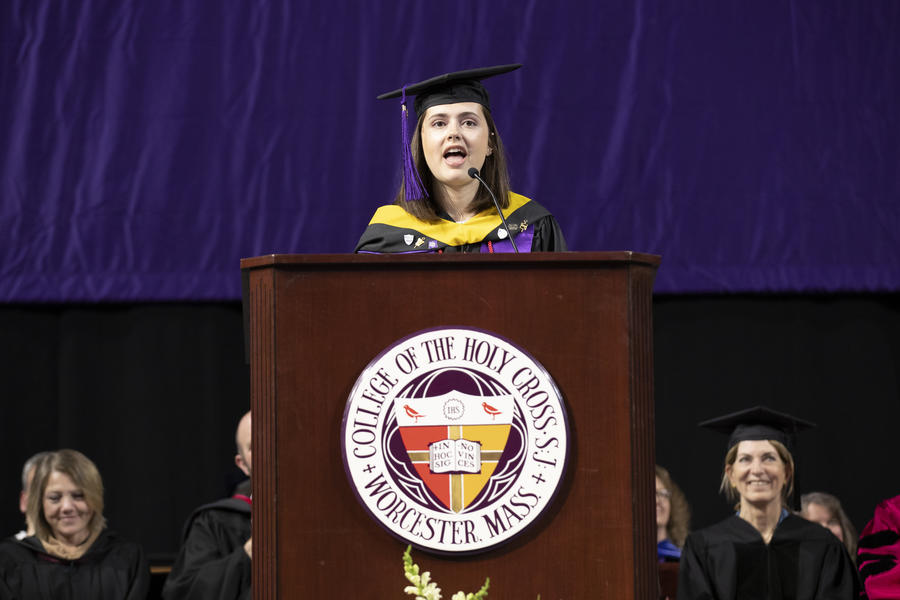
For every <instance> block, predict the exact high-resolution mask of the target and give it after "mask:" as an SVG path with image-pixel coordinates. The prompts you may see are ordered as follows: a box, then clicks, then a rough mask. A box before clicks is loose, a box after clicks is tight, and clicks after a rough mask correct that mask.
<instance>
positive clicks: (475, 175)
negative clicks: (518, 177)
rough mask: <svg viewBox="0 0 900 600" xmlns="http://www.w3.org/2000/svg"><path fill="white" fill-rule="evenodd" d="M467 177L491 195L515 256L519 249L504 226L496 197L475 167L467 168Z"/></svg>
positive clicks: (504, 219) (507, 228) (504, 222)
mask: <svg viewBox="0 0 900 600" xmlns="http://www.w3.org/2000/svg"><path fill="white" fill-rule="evenodd" d="M469 177H471V178H472V179H477V180H478V181H480V182H481V185H483V186H484V189H486V190H487V191H488V194H490V195H491V200H493V201H494V206H496V207H497V214H499V215H500V220H501V221H503V227H504V229H506V234H507V235H508V236H509V241H510V242H511V243H512V247H513V250H515V251H516V254H518V253H519V248H518V246H516V240H514V239H513V234H512V231H510V230H509V225H507V224H506V217H504V216H503V211H502V210H500V203H499V202H497V196H495V195H494V192H492V191H491V188H490V187H489V186H488V184H487V182H485V180H484V179H482V178H481V175H479V174H478V169H476V168H475V167H469Z"/></svg>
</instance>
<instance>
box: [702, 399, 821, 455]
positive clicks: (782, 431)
mask: <svg viewBox="0 0 900 600" xmlns="http://www.w3.org/2000/svg"><path fill="white" fill-rule="evenodd" d="M698 425H699V426H700V427H705V428H706V429H711V430H713V431H717V432H719V433H724V434H726V435H728V436H730V437H729V438H728V449H729V450H730V449H731V448H732V447H733V446H734V445H736V444H737V443H738V442H743V441H746V440H776V441H779V442H781V443H782V444H784V445H785V446H786V447H787V448H788V449H789V450H790V449H791V447H792V446H793V445H794V444H793V442H794V436H795V435H796V434H797V433H798V432H800V431H803V430H804V429H809V428H811V427H815V426H816V425H815V424H814V423H810V422H809V421H804V420H803V419H798V418H797V417H794V416H791V415H788V414H785V413H782V412H778V411H775V410H772V409H771V408H768V407H766V406H755V407H753V408H748V409H745V410H741V411H738V412H735V413H731V414H728V415H725V416H722V417H716V418H715V419H709V420H708V421H703V422H702V423H698Z"/></svg>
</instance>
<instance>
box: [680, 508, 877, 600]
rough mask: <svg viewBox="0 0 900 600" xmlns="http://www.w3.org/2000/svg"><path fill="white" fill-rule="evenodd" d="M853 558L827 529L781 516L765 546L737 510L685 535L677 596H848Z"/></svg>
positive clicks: (780, 599) (793, 599) (767, 599)
mask: <svg viewBox="0 0 900 600" xmlns="http://www.w3.org/2000/svg"><path fill="white" fill-rule="evenodd" d="M858 589H859V588H858V585H857V579H856V573H855V569H854V567H853V563H852V562H851V561H850V556H849V555H848V554H847V551H846V549H845V548H844V545H843V544H841V542H840V541H839V540H838V539H837V538H836V537H834V535H832V533H831V532H830V531H828V530H827V529H825V528H824V527H822V526H821V525H818V524H816V523H810V522H809V521H807V520H805V519H802V518H800V517H798V516H795V515H788V516H786V517H785V518H784V519H783V520H782V521H781V523H779V524H778V527H776V528H775V533H774V534H773V535H772V540H771V541H770V542H769V544H768V545H766V543H765V542H764V541H763V538H762V536H761V535H760V534H759V532H758V531H757V530H756V529H755V528H754V527H753V526H752V525H750V523H748V522H747V521H745V520H743V519H741V518H740V517H738V516H737V515H734V516H731V517H729V518H727V519H725V520H724V521H722V522H720V523H718V524H716V525H713V526H712V527H707V528H706V529H701V530H700V531H696V532H694V533H692V534H691V535H689V536H688V539H687V541H686V542H685V545H684V549H683V550H682V553H681V566H680V568H679V573H678V594H677V596H676V597H677V598H678V600H851V599H855V598H856V597H857V595H858V593H859V592H858Z"/></svg>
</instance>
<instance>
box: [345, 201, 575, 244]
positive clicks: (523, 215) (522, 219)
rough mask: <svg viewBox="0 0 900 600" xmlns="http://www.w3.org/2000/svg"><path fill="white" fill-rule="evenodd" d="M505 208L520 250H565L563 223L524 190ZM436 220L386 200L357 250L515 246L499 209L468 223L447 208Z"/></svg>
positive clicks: (367, 228)
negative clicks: (453, 217) (422, 217)
mask: <svg viewBox="0 0 900 600" xmlns="http://www.w3.org/2000/svg"><path fill="white" fill-rule="evenodd" d="M509 201H510V202H509V207H508V208H506V209H504V210H503V216H504V217H505V218H506V221H507V225H509V229H510V231H511V232H512V235H513V237H514V238H515V240H516V247H517V248H518V250H519V252H562V251H564V250H566V240H565V238H563V234H562V230H561V229H560V228H559V224H558V223H557V222H556V219H555V218H553V215H551V214H550V212H549V211H548V210H547V209H546V208H544V207H543V206H541V205H540V204H538V203H537V202H535V201H534V200H531V199H529V198H526V197H525V196H522V195H519V194H515V193H510V195H509ZM440 216H441V219H440V220H439V221H437V222H435V223H427V222H425V221H420V220H419V219H417V218H416V217H414V216H412V215H411V214H409V213H408V212H406V211H405V210H404V209H403V208H401V207H400V206H397V205H389V206H382V207H381V208H379V209H378V210H377V211H375V215H374V216H373V217H372V219H371V221H369V225H368V227H366V230H365V231H364V232H363V234H362V236H361V237H360V239H359V242H358V243H357V244H356V252H362V253H369V254H403V253H420V252H448V253H449V252H484V253H487V252H496V253H503V252H513V251H514V250H513V247H512V244H511V243H510V241H509V235H508V234H507V232H506V230H505V228H504V227H503V222H502V221H501V220H500V216H499V215H498V214H497V211H496V210H495V209H493V208H492V209H490V210H486V211H483V212H481V213H479V214H477V215H475V216H474V217H472V218H471V219H469V220H468V221H466V222H465V223H455V222H454V221H453V220H451V219H450V217H449V216H448V215H446V214H443V215H440Z"/></svg>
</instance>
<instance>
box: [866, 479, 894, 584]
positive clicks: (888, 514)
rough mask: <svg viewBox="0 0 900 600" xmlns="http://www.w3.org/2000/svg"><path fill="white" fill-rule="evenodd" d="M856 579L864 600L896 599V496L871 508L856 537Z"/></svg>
mask: <svg viewBox="0 0 900 600" xmlns="http://www.w3.org/2000/svg"><path fill="white" fill-rule="evenodd" d="M858 552H859V554H858V565H859V576H860V577H861V578H862V581H863V586H864V594H863V596H862V598H867V599H868V600H888V599H889V598H891V599H896V598H900V496H895V497H893V498H889V499H887V500H885V501H884V502H882V503H880V504H879V505H878V506H877V507H875V514H874V515H873V516H872V520H871V521H869V522H868V523H866V527H865V529H863V532H862V534H861V535H860V536H859V550H858Z"/></svg>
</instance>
